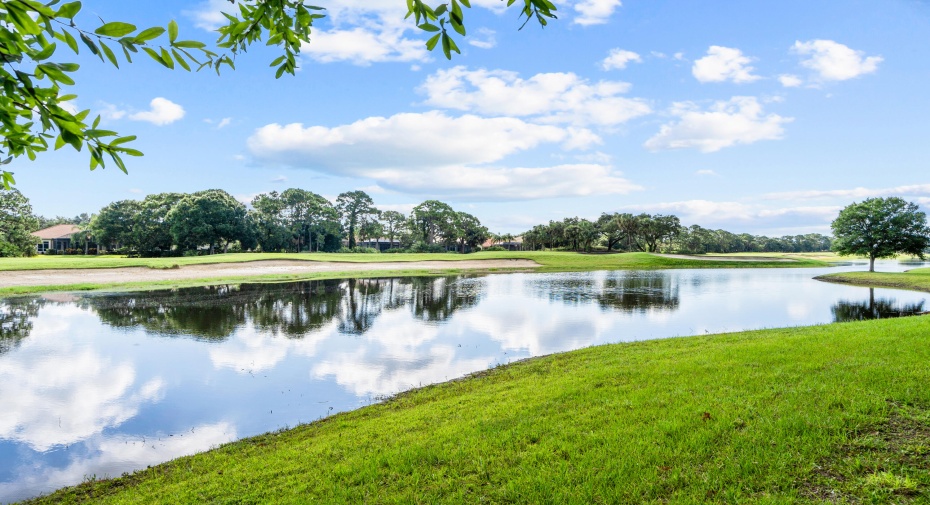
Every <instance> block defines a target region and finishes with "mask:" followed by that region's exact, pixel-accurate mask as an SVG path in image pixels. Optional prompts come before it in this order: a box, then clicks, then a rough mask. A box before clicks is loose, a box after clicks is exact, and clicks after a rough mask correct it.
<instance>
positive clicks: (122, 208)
mask: <svg viewBox="0 0 930 505" xmlns="http://www.w3.org/2000/svg"><path fill="white" fill-rule="evenodd" d="M141 211H142V204H141V203H140V202H139V201H137V200H120V201H117V202H113V203H111V204H109V205H107V206H106V207H104V208H102V209H100V212H98V213H97V215H96V216H94V218H93V219H92V220H91V222H90V231H91V234H93V236H94V238H95V239H96V240H97V244H99V245H102V246H104V247H106V248H108V249H115V248H116V247H118V246H122V247H129V248H131V249H135V248H136V247H137V245H138V244H137V243H136V238H137V237H136V235H135V225H136V221H137V219H138V215H139V212H141Z"/></svg>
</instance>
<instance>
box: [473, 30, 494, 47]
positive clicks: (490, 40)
mask: <svg viewBox="0 0 930 505" xmlns="http://www.w3.org/2000/svg"><path fill="white" fill-rule="evenodd" d="M496 35H497V32H495V31H494V30H489V29H487V28H478V30H477V35H470V36H469V37H468V43H469V44H471V45H473V46H475V47H479V48H481V49H491V48H492V47H494V46H496V45H497V37H496Z"/></svg>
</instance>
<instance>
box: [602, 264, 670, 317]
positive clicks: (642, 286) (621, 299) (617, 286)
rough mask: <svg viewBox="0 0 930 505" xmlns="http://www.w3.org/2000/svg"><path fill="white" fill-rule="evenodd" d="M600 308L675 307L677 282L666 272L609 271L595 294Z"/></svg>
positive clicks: (640, 308) (645, 309)
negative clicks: (608, 274) (644, 273)
mask: <svg viewBox="0 0 930 505" xmlns="http://www.w3.org/2000/svg"><path fill="white" fill-rule="evenodd" d="M597 302H598V304H599V305H600V306H601V308H602V309H615V310H619V311H621V312H627V313H632V312H640V313H644V312H647V311H649V310H668V311H673V310H676V309H678V304H679V298H678V282H677V280H675V279H672V277H671V275H669V274H666V273H655V272H651V273H649V275H641V274H639V273H638V272H612V273H611V275H610V276H609V277H608V278H607V280H606V281H605V282H604V289H603V290H601V292H600V294H599V295H598V296H597Z"/></svg>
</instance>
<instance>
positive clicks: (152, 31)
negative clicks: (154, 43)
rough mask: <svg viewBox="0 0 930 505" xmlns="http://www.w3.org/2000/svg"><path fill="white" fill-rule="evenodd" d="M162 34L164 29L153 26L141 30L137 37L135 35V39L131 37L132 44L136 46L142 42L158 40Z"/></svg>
mask: <svg viewBox="0 0 930 505" xmlns="http://www.w3.org/2000/svg"><path fill="white" fill-rule="evenodd" d="M163 33H165V29H164V28H162V27H160V26H153V27H152V28H146V29H145V30H142V31H141V32H140V33H139V34H138V35H136V36H135V37H133V39H132V40H133V42H135V43H136V44H141V43H143V42H147V41H149V40H152V39H156V38H158V37H159V36H161V34H163Z"/></svg>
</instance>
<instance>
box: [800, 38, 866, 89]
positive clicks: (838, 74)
mask: <svg viewBox="0 0 930 505" xmlns="http://www.w3.org/2000/svg"><path fill="white" fill-rule="evenodd" d="M791 50H792V51H793V52H794V53H796V54H798V55H800V56H802V57H803V58H802V59H801V65H802V66H804V67H806V68H809V69H811V70H813V71H814V72H816V74H817V77H818V78H819V79H820V80H822V81H845V80H847V79H853V78H856V77H859V76H860V75H865V74H871V73H873V72H875V71H876V70H878V64H879V63H881V62H882V61H883V58H882V57H881V56H865V53H864V52H863V51H857V50H855V49H852V48H850V47H848V46H845V45H843V44H840V43H838V42H834V41H832V40H810V41H807V42H801V41H797V42H795V43H794V46H792V48H791Z"/></svg>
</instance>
